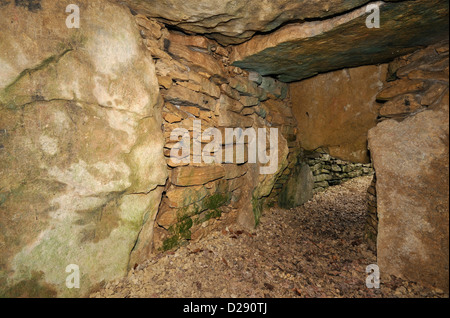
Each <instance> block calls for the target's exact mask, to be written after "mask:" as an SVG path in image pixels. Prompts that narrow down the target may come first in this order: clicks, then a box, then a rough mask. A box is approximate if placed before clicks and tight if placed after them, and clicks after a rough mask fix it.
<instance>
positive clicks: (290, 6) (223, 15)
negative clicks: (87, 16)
mask: <svg viewBox="0 0 450 318" xmlns="http://www.w3.org/2000/svg"><path fill="white" fill-rule="evenodd" d="M116 1H118V2H120V3H126V4H127V5H128V6H129V7H130V8H131V9H133V10H134V11H136V12H138V13H141V14H145V15H146V16H148V17H152V18H158V19H160V21H162V22H164V23H166V24H169V25H174V26H176V27H178V28H180V29H182V30H184V31H186V32H190V33H196V34H205V35H207V36H209V37H212V38H215V39H216V40H217V41H218V42H219V43H221V44H224V45H228V44H237V43H242V42H245V41H247V40H248V39H250V38H251V37H252V36H253V35H254V34H255V33H257V32H269V31H272V30H274V29H276V28H278V27H279V26H280V25H283V24H285V23H289V22H300V21H304V20H312V19H323V18H326V17H331V16H334V15H336V14H340V13H343V12H346V11H349V10H352V9H354V8H357V7H360V6H362V5H364V4H366V3H367V2H369V0H245V1H244V0H201V1H198V0H157V1H154V0H125V1H122V0H120V1H119V0H116Z"/></svg>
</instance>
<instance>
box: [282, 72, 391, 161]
mask: <svg viewBox="0 0 450 318" xmlns="http://www.w3.org/2000/svg"><path fill="white" fill-rule="evenodd" d="M386 69H387V67H386V65H382V66H362V67H358V68H352V69H348V70H342V71H336V72H330V73H326V74H320V75H318V76H316V77H313V78H310V79H307V80H304V81H302V82H298V83H292V84H291V85H290V94H291V99H292V112H293V114H294V116H295V118H296V119H297V122H298V134H297V136H298V140H300V142H301V145H302V147H303V148H305V149H307V150H314V149H317V148H320V147H327V148H328V151H329V153H330V154H331V155H332V156H333V157H337V158H340V159H343V160H348V161H352V162H369V155H368V152H367V132H368V131H369V129H370V128H372V127H374V126H375V125H376V123H377V121H376V119H377V115H378V112H377V107H376V106H375V97H376V96H377V94H378V92H379V91H380V90H381V88H382V86H383V81H384V79H385V76H386Z"/></svg>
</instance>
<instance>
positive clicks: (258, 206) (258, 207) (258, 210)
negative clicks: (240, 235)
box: [252, 197, 264, 227]
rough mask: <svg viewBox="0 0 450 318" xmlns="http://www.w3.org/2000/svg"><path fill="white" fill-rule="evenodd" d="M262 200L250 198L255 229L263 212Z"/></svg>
mask: <svg viewBox="0 0 450 318" xmlns="http://www.w3.org/2000/svg"><path fill="white" fill-rule="evenodd" d="M263 203H264V202H263V200H262V198H259V199H258V198H255V197H252V206H253V215H254V216H255V227H257V226H258V225H259V222H260V220H261V216H262V211H263Z"/></svg>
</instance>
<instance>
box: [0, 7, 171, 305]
mask: <svg viewBox="0 0 450 318" xmlns="http://www.w3.org/2000/svg"><path fill="white" fill-rule="evenodd" d="M8 3H9V4H8ZM39 3H40V8H39V9H37V10H33V11H29V10H28V9H27V7H24V6H17V5H16V4H17V1H16V3H14V2H6V3H5V4H4V5H3V6H2V8H1V10H0V29H1V30H2V31H1V32H0V114H1V115H0V131H2V132H3V133H2V134H0V144H1V145H2V147H1V148H0V214H1V218H0V228H1V229H2V230H1V231H0V295H1V296H10V297H19V296H30V297H38V296H39V297H45V296H82V295H85V294H86V293H87V292H88V291H89V289H90V288H92V287H93V286H95V285H96V284H98V283H100V282H101V281H108V280H112V279H115V278H118V277H120V276H123V275H125V274H126V272H127V270H128V268H129V266H130V263H129V262H131V261H132V262H134V261H142V258H143V257H145V256H146V252H147V246H146V244H145V242H146V241H148V240H149V239H151V235H152V229H153V222H154V218H155V216H156V210H157V208H158V205H159V202H160V199H161V189H159V187H158V185H161V184H164V183H165V180H166V178H167V171H166V166H165V160H164V157H163V154H162V149H163V136H162V132H161V128H160V127H161V115H160V111H159V108H160V107H161V103H160V99H159V88H158V81H157V79H156V74H155V68H154V65H153V61H152V58H151V56H149V54H148V52H147V50H146V49H145V48H144V47H143V46H142V42H141V38H140V35H139V30H138V28H137V27H136V23H135V20H134V18H133V16H132V15H131V14H130V12H129V11H128V10H127V9H126V8H123V7H121V6H118V5H113V4H111V3H109V2H106V1H95V2H92V1H84V0H83V1H79V2H78V5H80V7H81V8H82V10H83V11H82V12H83V15H82V17H83V18H82V25H83V27H82V28H80V29H68V28H67V27H66V26H65V24H64V21H65V20H66V18H67V14H66V13H65V7H66V5H67V4H65V3H60V2H54V1H47V0H42V1H40V2H39ZM138 237H141V238H142V241H140V243H137V240H138ZM133 248H134V250H133ZM132 250H133V252H132ZM69 264H76V265H78V266H79V268H80V280H81V281H80V289H68V288H67V287H66V285H65V281H66V277H67V275H69V274H68V273H66V271H65V269H66V266H68V265H69ZM17 286H21V287H20V288H16V287H17Z"/></svg>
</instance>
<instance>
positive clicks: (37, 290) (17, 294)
mask: <svg viewBox="0 0 450 318" xmlns="http://www.w3.org/2000/svg"><path fill="white" fill-rule="evenodd" d="M43 276H44V275H43V274H42V273H37V272H33V273H32V275H31V278H30V279H28V280H22V281H20V282H18V283H17V284H14V285H12V286H11V287H8V288H7V289H5V290H1V289H0V298H25V297H26V298H55V297H56V296H57V291H56V290H55V289H54V288H52V286H50V285H49V284H46V283H45V282H43Z"/></svg>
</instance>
